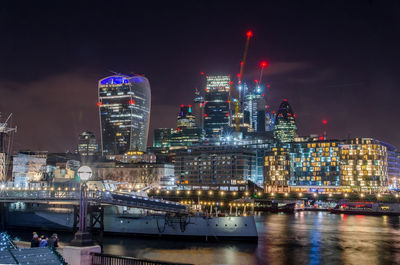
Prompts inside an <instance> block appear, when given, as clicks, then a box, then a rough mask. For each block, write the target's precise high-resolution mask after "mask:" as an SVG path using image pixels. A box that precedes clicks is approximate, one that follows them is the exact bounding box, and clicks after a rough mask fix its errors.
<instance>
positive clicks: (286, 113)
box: [274, 99, 297, 143]
mask: <svg viewBox="0 0 400 265" xmlns="http://www.w3.org/2000/svg"><path fill="white" fill-rule="evenodd" d="M294 118H295V115H294V113H293V110H292V107H291V106H290V105H289V103H288V102H287V100H286V99H285V100H283V102H282V103H281V105H280V106H279V110H278V112H277V114H276V118H275V128H274V138H275V139H276V140H278V141H279V142H283V143H285V142H293V140H294V137H296V135H297V126H296V121H295V119H294Z"/></svg>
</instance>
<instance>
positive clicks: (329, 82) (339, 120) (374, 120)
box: [0, 1, 400, 151]
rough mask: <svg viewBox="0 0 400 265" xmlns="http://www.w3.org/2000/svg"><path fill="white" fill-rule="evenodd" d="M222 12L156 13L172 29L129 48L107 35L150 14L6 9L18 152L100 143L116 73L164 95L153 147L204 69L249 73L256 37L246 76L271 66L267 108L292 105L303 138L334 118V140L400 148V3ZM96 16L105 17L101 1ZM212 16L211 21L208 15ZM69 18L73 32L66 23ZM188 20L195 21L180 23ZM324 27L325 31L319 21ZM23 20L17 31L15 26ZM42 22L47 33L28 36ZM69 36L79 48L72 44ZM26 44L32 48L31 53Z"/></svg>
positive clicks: (7, 104)
mask: <svg viewBox="0 0 400 265" xmlns="http://www.w3.org/2000/svg"><path fill="white" fill-rule="evenodd" d="M126 5H127V6H126ZM124 7H129V5H128V4H122V3H120V4H117V6H116V7H115V8H116V9H118V8H119V9H121V8H124ZM224 7H225V6H223V5H222V4H220V5H216V6H215V7H214V8H213V9H208V8H207V6H205V5H201V4H199V3H197V4H194V6H193V7H191V6H187V5H182V6H179V5H173V6H172V7H171V9H170V11H171V14H170V15H166V14H163V13H162V12H160V11H158V12H159V13H156V14H158V15H160V16H161V17H163V18H165V20H166V22H167V23H166V25H167V26H165V28H167V29H168V30H160V29H158V27H159V26H160V25H159V22H151V21H148V20H146V21H143V22H141V23H138V24H137V25H138V27H135V30H136V32H138V33H137V36H136V35H135V36H130V37H127V39H126V42H125V44H124V43H116V42H110V41H106V40H104V38H103V37H102V36H103V35H102V34H106V32H110V31H112V30H113V31H114V33H116V34H119V33H124V32H126V33H129V32H130V30H132V31H133V29H132V27H131V26H132V23H135V22H140V19H141V18H143V17H144V15H139V16H138V18H136V19H134V20H133V21H132V22H130V21H128V19H126V18H123V17H120V16H118V15H116V14H111V15H110V17H108V18H107V19H105V20H104V21H102V22H101V23H100V25H98V26H96V25H93V24H91V23H89V20H93V21H98V18H99V17H98V16H99V13H96V14H95V13H94V12H93V13H92V12H90V8H91V7H89V6H86V7H85V6H83V7H82V10H84V11H87V12H83V13H84V15H83V14H77V16H76V21H72V20H73V19H72V17H74V16H72V14H74V13H73V12H71V13H68V12H70V11H71V10H73V7H71V6H69V8H66V9H65V10H64V9H63V7H61V8H60V7H57V8H56V7H54V8H55V10H52V8H51V7H44V8H42V9H40V10H39V9H35V8H33V7H32V8H33V9H32V10H33V11H35V12H39V13H40V14H43V17H42V18H41V19H39V20H37V21H35V22H34V23H33V25H30V26H29V22H31V21H32V17H30V16H31V15H29V13H27V12H26V11H27V10H28V8H30V6H26V7H23V8H22V11H21V14H22V15H19V16H15V14H16V11H17V10H20V9H19V8H17V6H14V5H13V4H7V5H5V6H4V7H3V10H6V12H5V17H4V19H5V24H7V25H9V24H15V25H14V26H13V27H11V28H12V29H13V30H10V29H8V31H7V30H5V29H0V31H2V33H4V36H6V37H8V38H7V39H8V42H5V43H2V44H1V45H2V46H1V48H2V49H1V50H2V57H3V64H2V66H1V67H2V68H1V69H2V71H1V74H0V91H1V92H2V95H3V97H2V99H0V110H1V111H2V112H4V113H9V112H13V113H14V117H13V118H14V120H13V123H14V124H15V125H17V126H18V133H17V134H16V138H15V142H14V150H19V149H33V150H49V151H66V150H70V151H73V150H74V149H75V148H76V141H77V136H78V135H79V134H80V133H82V132H83V131H86V130H89V131H93V132H94V133H95V134H96V136H97V137H99V128H98V126H99V125H98V124H99V121H98V114H97V107H96V102H97V100H96V96H97V86H96V84H97V82H96V81H97V80H98V79H100V78H102V77H104V76H107V75H109V74H108V73H107V71H108V70H109V69H111V70H114V71H118V72H123V73H130V72H132V71H135V73H138V74H145V76H146V77H147V78H148V79H149V81H150V84H151V87H152V94H153V95H154V96H153V104H152V115H151V127H150V132H151V133H150V135H149V138H150V139H152V132H153V129H154V128H159V127H174V125H175V122H176V112H177V111H178V108H179V105H181V104H191V103H192V99H193V94H194V91H195V88H198V89H202V88H201V87H200V77H201V75H200V73H201V72H205V73H206V74H210V75H213V74H230V75H235V74H236V73H237V72H238V71H239V63H240V60H241V55H242V52H243V48H244V40H245V38H244V34H245V32H246V31H247V30H249V29H251V30H253V32H254V39H253V40H252V42H251V43H250V47H249V54H248V63H247V64H246V69H245V78H246V79H247V80H253V79H255V78H257V76H258V73H259V66H258V64H259V63H260V62H261V60H266V61H267V62H268V63H269V65H268V67H267V68H266V69H265V71H264V80H265V81H267V82H268V83H269V84H270V85H271V88H270V91H269V92H270V93H269V95H266V97H267V104H269V105H270V106H271V108H272V109H275V110H277V108H278V105H279V104H280V102H281V101H282V100H283V99H284V98H287V99H288V101H289V102H290V104H291V105H292V107H293V109H294V110H295V111H296V122H297V125H298V132H299V134H300V135H308V134H311V133H320V132H321V131H322V120H327V125H326V128H327V135H328V138H346V137H347V135H348V134H349V132H351V136H352V137H357V136H362V137H373V138H376V139H379V140H382V141H385V142H390V143H392V144H394V145H396V146H399V145H400V137H399V136H398V135H397V133H396V131H397V130H398V129H399V128H398V126H399V125H397V124H396V123H395V122H392V121H395V120H396V117H397V116H398V115H399V114H400V113H399V110H397V109H395V108H393V106H396V97H397V93H398V92H397V91H396V88H397V87H398V84H399V78H398V76H397V74H396V73H397V69H398V66H397V60H396V59H397V57H398V53H397V52H396V48H395V47H396V46H398V43H399V39H398V37H397V36H395V35H392V33H391V32H395V31H396V29H398V26H399V23H398V20H396V19H395V14H396V10H398V6H396V5H393V6H390V5H389V6H388V5H382V4H380V3H375V2H370V3H364V2H361V1H360V2H352V3H349V4H345V2H344V1H343V2H338V3H330V4H317V3H307V4H293V5H291V6H290V7H289V8H288V9H287V11H286V13H285V14H284V15H283V17H282V14H280V16H277V15H274V14H273V10H279V9H280V8H282V6H281V5H280V4H277V3H274V4H271V3H265V4H263V5H261V8H259V9H256V8H254V5H252V4H249V5H248V6H245V7H243V8H244V15H243V16H242V17H240V16H239V17H237V18H236V19H232V18H231V17H232V16H231V15H230V14H229V12H227V14H225V13H223V14H222V15H221V14H220V12H219V11H221V10H223V8H224ZM142 8H143V9H146V8H149V7H146V6H144V7H142ZM97 9H98V10H100V11H102V12H106V10H107V9H106V5H103V4H101V3H100V4H99V6H98V7H97ZM232 10H235V9H234V8H232ZM265 10H268V11H265ZM185 11H186V12H185ZM205 11H208V13H209V16H210V18H212V19H211V20H213V23H211V22H208V21H206V19H205V18H204V17H203V15H202V14H203V13H204V12H205ZM250 11H251V12H250ZM35 12H33V13H35ZM100 13H101V12H100ZM178 14H180V15H181V16H182V17H179V15H178ZM59 15H64V17H63V18H65V17H67V18H68V19H69V20H67V21H69V23H70V24H69V25H68V26H67V25H64V24H62V23H61V20H57V16H59ZM336 16H337V17H340V19H339V18H338V19H335V17H336ZM228 17H229V18H230V19H229V20H227V19H226V18H228ZM324 17H326V18H324ZM343 17H344V21H345V22H343ZM181 19H185V20H187V22H188V23H187V25H181V23H180V21H181ZM316 19H318V21H319V22H320V23H317V24H320V25H315V23H313V21H315V20H316ZM16 20H18V22H19V23H13V22H15V21H16ZM50 20H51V21H54V23H53V24H52V25H51V24H50V23H49V21H50ZM111 21H114V22H113V23H110V22H111ZM199 21H200V22H201V23H198V22H199ZM278 22H279V23H278ZM295 22H296V23H295ZM337 22H341V23H337ZM60 23H61V24H60ZM78 25H79V26H78ZM81 25H83V27H82V29H81ZM32 26H35V27H37V28H40V29H41V30H42V32H41V33H38V34H37V35H32V34H31V33H28V32H29V30H31V27H32ZM55 27H56V29H57V30H54V29H55ZM386 27H387V29H386V30H383V29H384V28H386ZM165 28H164V27H163V29H165ZM188 29H190V30H188ZM163 31H164V32H163ZM17 32H18V34H17ZM354 34H356V35H357V38H354ZM66 36H67V37H68V38H69V41H70V43H67V44H66V43H65V42H64V41H63V39H64V38H67V37H66ZM72 36H75V37H76V39H77V40H79V41H81V42H78V41H77V40H73V38H71V37H72ZM24 40H30V42H29V43H30V45H26V44H25V43H24V42H23V41H24ZM94 40H101V41H99V42H98V43H97V42H96V41H94ZM138 40H140V42H138ZM99 43H101V44H99ZM343 43H346V45H347V46H346V47H344V46H343V45H342V44H343ZM372 51H376V52H373V53H372ZM21 61H23V62H24V64H21V63H19V62H21ZM17 62H18V63H17ZM28 109H29V111H28ZM148 145H151V142H149V143H148Z"/></svg>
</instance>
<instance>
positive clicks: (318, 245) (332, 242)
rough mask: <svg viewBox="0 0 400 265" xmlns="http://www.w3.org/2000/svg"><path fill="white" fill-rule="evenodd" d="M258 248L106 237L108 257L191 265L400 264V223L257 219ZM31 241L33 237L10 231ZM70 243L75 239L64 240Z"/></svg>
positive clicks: (299, 216)
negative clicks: (112, 255) (121, 256)
mask: <svg viewBox="0 0 400 265" xmlns="http://www.w3.org/2000/svg"><path fill="white" fill-rule="evenodd" d="M256 220H257V230H258V232H259V240H258V243H243V242H242V243H241V242H192V241H178V240H160V239H143V238H128V237H115V236H113V237H105V238H104V249H103V250H104V253H109V254H114V255H124V256H133V257H137V258H145V259H155V260H162V261H171V262H182V263H192V264H232V265H234V264H246V265H247V264H362V265H370V264H400V218H399V217H387V216H383V217H372V216H360V215H334V214H329V213H328V212H297V213H295V214H268V215H263V216H257V217H256ZM9 233H10V234H11V235H12V236H17V237H19V238H21V239H22V240H30V238H29V237H30V233H28V232H26V231H25V232H23V231H9ZM60 238H61V241H65V242H68V241H69V240H71V238H72V237H71V235H68V234H61V235H60Z"/></svg>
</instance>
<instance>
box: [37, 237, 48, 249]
mask: <svg viewBox="0 0 400 265" xmlns="http://www.w3.org/2000/svg"><path fill="white" fill-rule="evenodd" d="M48 240H49V238H48V237H43V238H42V240H40V243H39V247H41V248H45V247H47V245H48V243H47V242H48Z"/></svg>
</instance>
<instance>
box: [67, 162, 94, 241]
mask: <svg viewBox="0 0 400 265" xmlns="http://www.w3.org/2000/svg"><path fill="white" fill-rule="evenodd" d="M78 176H79V178H80V179H81V197H80V200H79V230H78V231H77V232H76V233H75V238H74V239H73V240H72V241H71V245H72V246H79V247H84V246H93V240H92V236H91V235H90V233H89V232H87V231H86V220H87V206H88V201H87V189H86V188H87V186H86V182H87V181H88V180H89V179H90V177H91V176H92V169H91V168H90V167H88V166H82V167H80V168H79V169H78Z"/></svg>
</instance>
